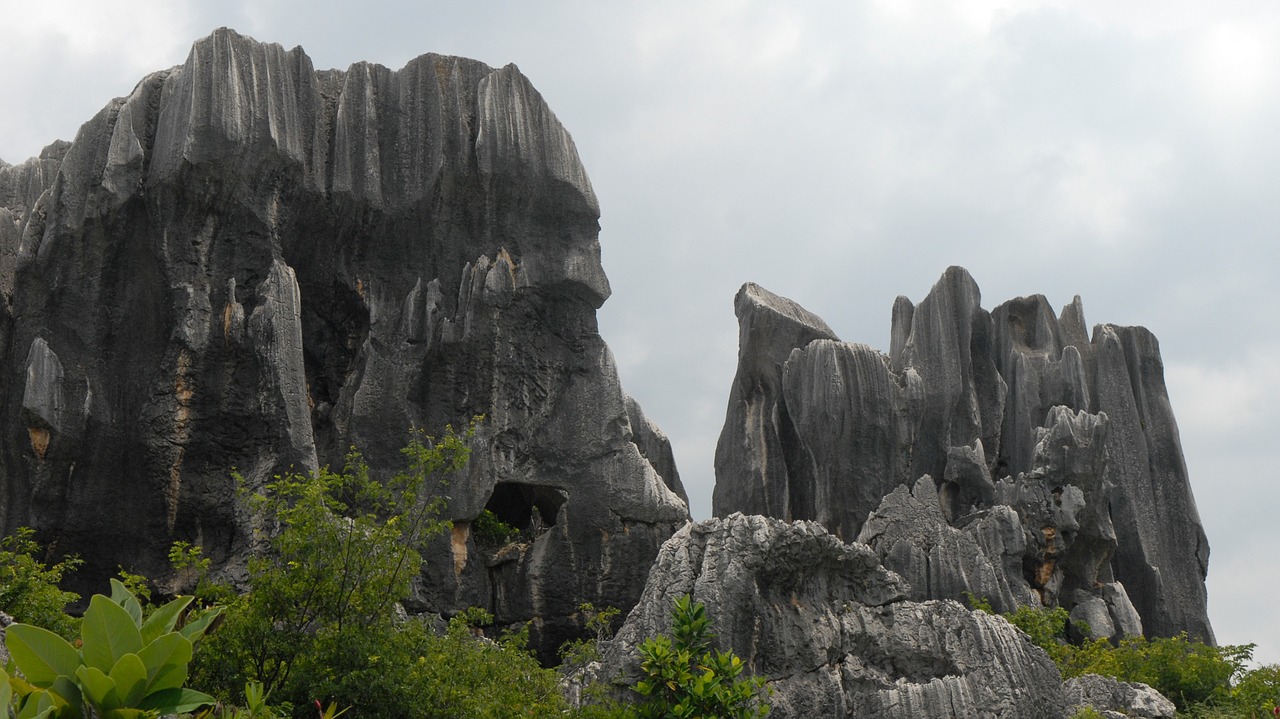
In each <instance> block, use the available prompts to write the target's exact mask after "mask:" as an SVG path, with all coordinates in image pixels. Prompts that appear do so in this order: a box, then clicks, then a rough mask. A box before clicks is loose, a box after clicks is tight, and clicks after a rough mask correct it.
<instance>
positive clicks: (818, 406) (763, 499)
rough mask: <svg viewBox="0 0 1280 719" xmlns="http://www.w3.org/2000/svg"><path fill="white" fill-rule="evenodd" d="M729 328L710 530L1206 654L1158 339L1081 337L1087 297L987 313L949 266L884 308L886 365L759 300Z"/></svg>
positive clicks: (805, 318)
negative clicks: (836, 551) (731, 366)
mask: <svg viewBox="0 0 1280 719" xmlns="http://www.w3.org/2000/svg"><path fill="white" fill-rule="evenodd" d="M735 310H736V312H737V315H738V319H739V325H740V327H741V332H740V347H739V361H738V372H737V376H736V377H735V379H734V388H733V391H732V394H731V397H730V402H729V410H728V413H727V415H726V421H725V427H724V430H723V431H722V433H721V438H720V443H719V446H718V447H717V452H716V490H715V495H714V506H713V510H714V513H715V514H716V515H717V516H726V515H728V514H731V513H733V512H746V513H759V514H764V515H767V516H771V517H778V518H781V519H787V520H801V519H808V520H815V521H818V522H820V523H821V524H822V525H823V526H825V527H826V528H827V529H829V530H830V531H831V532H833V533H835V534H837V535H838V536H840V537H842V538H844V539H846V540H850V539H853V538H858V539H859V540H860V541H863V542H866V543H867V544H868V545H870V546H871V547H873V548H874V549H875V551H876V552H877V554H878V556H880V557H881V558H882V559H883V561H884V562H885V565H886V566H887V567H889V568H890V569H893V570H894V571H896V572H899V573H900V574H901V575H902V576H904V577H906V578H907V579H908V582H909V584H910V586H911V590H910V596H911V597H912V598H913V599H917V600H924V599H944V598H952V599H955V598H959V597H960V596H962V593H963V592H966V591H969V592H973V593H974V594H976V595H979V596H985V597H988V598H989V599H990V600H991V601H992V602H993V604H994V605H995V606H996V608H997V609H1001V610H1008V609H1012V608H1013V607H1014V606H1016V605H1018V604H1026V603H1042V604H1046V605H1050V606H1064V607H1066V608H1068V609H1069V610H1071V611H1072V616H1073V617H1074V618H1075V619H1076V620H1077V621H1078V622H1087V623H1088V624H1089V626H1090V629H1091V630H1092V633H1093V634H1094V635H1096V636H1112V637H1120V636H1123V635H1126V634H1134V633H1141V632H1144V631H1145V633H1147V634H1149V635H1153V636H1168V635H1172V634H1176V633H1177V632H1180V631H1187V632H1188V633H1189V634H1191V635H1192V636H1194V637H1198V638H1201V639H1206V640H1210V641H1211V640H1212V638H1213V633H1212V629H1211V628H1210V626H1209V622H1208V618H1207V614H1206V609H1205V588H1204V577H1205V574H1206V572H1207V567H1208V564H1207V562H1208V544H1207V543H1206V541H1205V538H1204V532H1203V529H1202V528H1201V525H1200V520H1199V516H1198V514H1197V512H1196V508H1195V501H1194V499H1193V498H1192V495H1191V489H1190V484H1189V482H1188V479H1187V474H1186V466H1185V463H1184V462H1183V460H1182V452H1181V448H1180V446H1179V443H1178V430H1177V424H1176V422H1175V421H1174V418H1173V414H1172V411H1171V410H1170V407H1169V400H1168V394H1167V392H1166V391H1165V387H1164V380H1163V369H1162V365H1161V362H1160V355H1159V347H1158V345H1157V343H1156V341H1155V338H1154V337H1152V336H1151V334H1150V333H1149V332H1147V331H1146V330H1144V329H1142V328H1129V327H1116V326H1112V325H1100V326H1098V327H1097V328H1095V329H1094V331H1093V336H1092V339H1090V338H1089V336H1088V335H1087V333H1086V330H1085V321H1084V312H1083V309H1082V305H1081V303H1080V299H1079V298H1078V297H1077V298H1076V299H1075V300H1074V301H1073V302H1072V303H1071V304H1070V305H1068V306H1067V307H1065V308H1064V309H1063V311H1062V312H1061V314H1060V315H1058V316H1055V315H1054V314H1053V312H1052V311H1051V310H1050V308H1049V305H1048V302H1047V301H1046V300H1045V299H1044V298H1043V297H1040V296H1036V297H1029V298H1020V299H1016V300H1012V301H1010V302H1007V303H1005V304H1002V305H1000V306H999V307H997V308H996V309H995V310H993V311H992V312H987V311H986V310H984V309H982V307H981V297H980V294H979V291H978V287H977V284H976V283H975V282H974V281H973V278H971V277H970V276H969V274H968V273H967V272H966V271H965V270H963V269H961V268H958V267H953V268H950V269H948V270H947V271H946V272H945V273H944V274H943V276H942V278H941V279H940V280H939V281H938V283H937V284H936V285H935V286H934V287H933V289H932V290H931V291H930V292H929V295H928V296H927V297H926V298H925V299H924V300H922V301H921V302H920V303H919V305H915V304H913V303H912V302H911V301H910V300H908V299H906V298H904V297H899V298H898V300H897V301H896V302H895V303H894V306H893V312H892V333H891V346H890V352H889V355H888V356H884V355H881V354H879V353H877V352H875V351H874V350H872V349H870V348H868V347H866V346H864V345H858V344H851V343H845V342H841V341H839V340H838V339H836V338H835V337H834V335H832V334H831V333H830V331H829V330H827V329H826V325H825V324H824V323H823V322H822V320H820V319H818V318H817V317H815V316H813V315H812V314H810V313H808V312H807V311H805V310H804V309H803V308H800V307H799V306H797V305H796V303H794V302H792V301H791V300H787V299H785V298H780V297H777V296H776V295H772V294H770V293H768V292H767V291H765V290H762V289H760V288H758V287H756V286H755V285H750V284H748V285H745V286H744V287H743V288H742V290H741V291H740V292H739V293H738V298H737V300H736V301H735ZM922 478H927V479H922ZM908 488H910V489H908ZM1082 626H1083V625H1082Z"/></svg>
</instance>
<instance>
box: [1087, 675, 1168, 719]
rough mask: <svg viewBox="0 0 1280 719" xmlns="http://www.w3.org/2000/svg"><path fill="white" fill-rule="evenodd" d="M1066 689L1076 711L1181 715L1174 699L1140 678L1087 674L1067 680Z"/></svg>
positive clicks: (1153, 718)
mask: <svg viewBox="0 0 1280 719" xmlns="http://www.w3.org/2000/svg"><path fill="white" fill-rule="evenodd" d="M1063 691H1064V692H1065V693H1066V697H1067V704H1068V705H1070V706H1071V707H1072V711H1073V712H1074V711H1079V710H1081V709H1083V708H1085V707H1089V708H1092V709H1094V710H1096V711H1098V712H1101V713H1102V714H1103V716H1107V717H1112V716H1114V717H1149V718H1150V719H1173V717H1175V716H1177V715H1178V708H1177V707H1176V706H1174V704H1173V702H1171V701H1169V700H1168V699H1167V698H1166V697H1165V696H1164V695H1163V694H1161V693H1160V692H1158V691H1156V690H1155V689H1152V688H1151V687H1149V686H1147V685H1146V684H1143V683H1141V682H1122V681H1120V680H1118V679H1114V678H1112V677H1104V676H1100V675H1097V674H1085V675H1084V676H1079V677H1072V678H1071V679H1068V680H1067V681H1066V682H1064V683H1063Z"/></svg>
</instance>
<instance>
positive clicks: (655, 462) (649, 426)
mask: <svg viewBox="0 0 1280 719" xmlns="http://www.w3.org/2000/svg"><path fill="white" fill-rule="evenodd" d="M627 420H628V421H630V423H631V441H632V442H634V443H635V445H636V448H638V449H639V450H640V454H642V455H644V458H645V459H647V460H648V461H649V464H650V465H651V466H652V467H653V471H655V472H657V473H658V476H659V477H661V478H662V481H663V482H664V483H665V484H666V485H667V489H670V490H671V491H672V492H675V493H676V496H678V497H680V499H681V500H683V501H684V503H685V504H686V505H687V504H688V503H689V495H688V493H686V492H685V489H684V483H683V482H681V481H680V471H679V470H678V469H676V457H675V454H673V453H672V451H671V440H669V439H667V435H666V434H664V433H663V431H662V429H660V428H659V427H658V425H656V424H654V423H653V422H652V421H651V420H650V419H649V418H648V417H646V416H645V414H644V410H643V409H641V408H640V403H639V402H637V401H636V400H635V398H633V397H632V396H631V395H627Z"/></svg>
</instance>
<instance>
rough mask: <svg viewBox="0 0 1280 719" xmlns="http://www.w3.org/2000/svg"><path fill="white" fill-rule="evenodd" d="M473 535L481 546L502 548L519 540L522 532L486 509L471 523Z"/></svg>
mask: <svg viewBox="0 0 1280 719" xmlns="http://www.w3.org/2000/svg"><path fill="white" fill-rule="evenodd" d="M471 535H472V536H473V537H475V539H476V543H477V544H480V545H481V546H485V547H502V546H505V545H507V544H510V543H512V542H515V541H517V540H519V539H520V530H519V529H518V528H516V527H513V526H511V525H510V524H507V523H506V522H504V521H502V520H501V519H499V518H498V515H496V514H494V513H493V512H491V511H489V510H487V509H486V510H484V511H482V512H480V515H479V516H478V517H476V518H475V520H474V521H472V522H471Z"/></svg>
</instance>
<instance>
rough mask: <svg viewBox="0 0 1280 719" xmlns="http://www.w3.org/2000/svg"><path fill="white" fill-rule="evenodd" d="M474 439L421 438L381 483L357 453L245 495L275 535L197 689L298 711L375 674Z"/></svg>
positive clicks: (231, 611) (203, 662) (255, 561)
mask: <svg viewBox="0 0 1280 719" xmlns="http://www.w3.org/2000/svg"><path fill="white" fill-rule="evenodd" d="M477 419H478V418H477ZM474 432H475V423H474V422H473V423H472V424H471V426H470V427H469V428H468V429H467V431H466V432H464V433H462V434H457V433H455V432H454V431H453V429H452V428H451V427H450V428H446V430H445V436H444V437H443V438H441V439H439V440H436V439H434V438H432V437H429V436H427V435H425V434H423V433H420V432H419V433H416V434H415V435H414V436H413V438H412V439H411V441H410V442H409V444H408V446H406V447H405V449H404V450H403V452H404V454H405V456H406V458H407V459H408V468H407V470H406V471H404V472H401V473H399V474H397V475H396V476H395V477H393V478H392V479H391V480H390V481H387V482H381V481H378V480H376V479H374V478H373V477H371V476H370V473H369V467H368V465H367V464H366V463H365V462H364V459H363V457H361V455H360V454H359V453H358V452H356V451H355V450H354V449H353V450H352V451H351V452H350V453H349V454H348V455H347V458H346V465H345V466H344V468H343V471H342V472H341V473H334V472H332V471H329V470H328V469H327V468H325V469H322V470H320V471H319V472H316V473H313V474H308V475H299V474H288V475H283V476H280V477H277V478H276V479H275V481H273V482H271V483H269V484H267V485H266V487H265V488H264V491H262V492H260V493H256V492H248V491H246V492H245V497H246V498H247V500H248V503H249V506H250V508H251V509H252V510H253V511H254V512H255V513H256V514H257V515H258V517H259V522H260V526H264V527H268V528H271V530H270V531H272V532H273V535H272V536H270V537H269V539H268V547H269V549H268V551H267V552H266V553H265V554H263V555H261V556H257V557H253V558H251V559H250V562H249V586H250V591H249V593H248V594H246V595H244V596H243V597H240V598H239V599H237V600H235V601H233V602H231V603H230V605H229V606H228V609H227V613H226V614H227V616H226V623H225V625H224V627H223V628H222V629H221V631H219V632H218V634H216V635H214V637H213V641H211V642H210V644H209V647H208V651H207V652H204V653H203V655H202V656H201V657H200V659H199V662H198V672H197V676H198V678H199V679H200V680H202V681H203V682H205V683H206V684H207V685H208V686H210V687H212V688H215V689H216V690H217V691H219V692H220V693H221V694H222V695H223V696H231V695H233V694H234V693H236V692H237V691H238V690H239V688H240V687H242V686H244V684H245V682H247V681H257V682H261V683H262V685H263V690H264V691H265V692H266V693H268V694H271V695H272V696H275V697H279V698H280V699H281V700H283V701H288V702H292V703H294V704H295V705H297V706H301V705H304V704H310V703H311V702H313V701H314V700H316V699H323V698H328V697H327V696H326V695H317V694H318V693H319V692H320V691H325V692H333V693H335V694H336V693H340V692H341V691H342V686H343V682H344V679H345V678H346V677H349V676H352V675H354V674H357V673H359V672H362V671H364V670H366V669H368V666H367V665H369V664H370V663H372V662H376V661H377V657H378V654H377V649H376V648H375V647H376V645H377V644H378V643H379V641H381V639H382V638H385V637H387V636H389V635H390V633H392V632H393V631H394V628H393V627H392V626H391V622H392V615H393V612H392V607H393V605H394V604H395V603H396V602H397V601H400V600H401V599H403V598H404V597H405V596H407V595H408V593H409V586H410V581H411V580H412V578H413V577H414V576H416V575H417V574H418V573H419V570H420V566H421V562H422V557H421V555H420V553H419V552H420V550H421V548H422V546H423V544H424V543H425V542H427V541H428V540H429V539H431V538H432V537H435V536H437V535H439V534H441V533H443V532H445V531H448V529H449V527H450V526H451V525H450V523H449V522H448V521H446V520H442V519H440V515H441V513H442V512H443V509H444V506H445V503H446V502H447V497H445V496H444V494H443V488H444V486H445V485H446V483H447V477H448V475H449V474H451V473H453V472H457V471H458V470H460V469H462V467H463V466H465V464H466V462H467V459H468V458H469V456H470V447H469V445H468V440H469V439H470V438H471V437H472V436H473V434H474ZM188 551H189V550H188ZM189 559H190V558H188V560H189ZM197 561H198V560H197ZM196 566H197V568H198V565H196ZM362 650H367V651H362ZM333 698H336V699H338V700H339V701H343V699H344V698H343V697H341V696H336V695H335V696H333Z"/></svg>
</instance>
